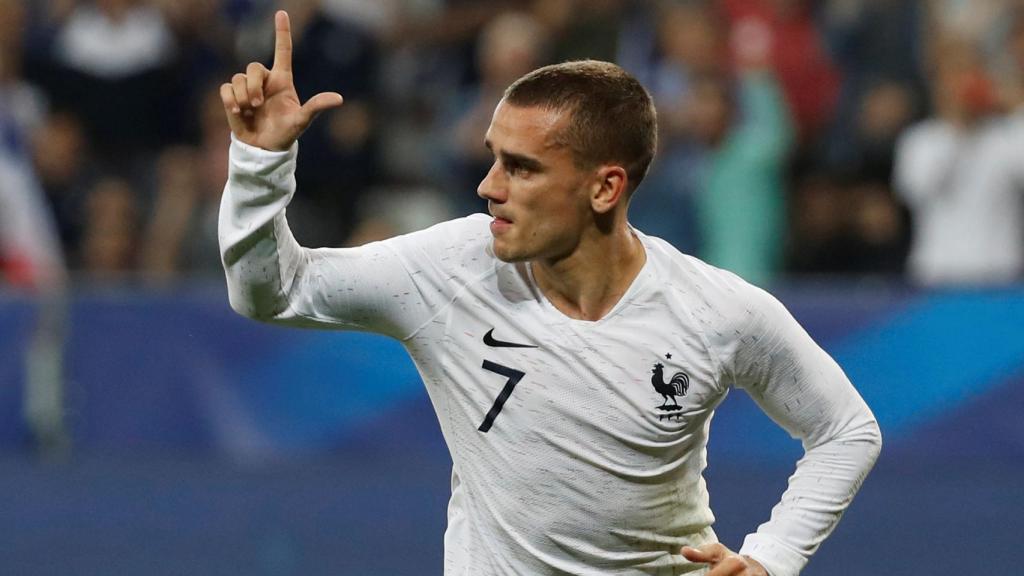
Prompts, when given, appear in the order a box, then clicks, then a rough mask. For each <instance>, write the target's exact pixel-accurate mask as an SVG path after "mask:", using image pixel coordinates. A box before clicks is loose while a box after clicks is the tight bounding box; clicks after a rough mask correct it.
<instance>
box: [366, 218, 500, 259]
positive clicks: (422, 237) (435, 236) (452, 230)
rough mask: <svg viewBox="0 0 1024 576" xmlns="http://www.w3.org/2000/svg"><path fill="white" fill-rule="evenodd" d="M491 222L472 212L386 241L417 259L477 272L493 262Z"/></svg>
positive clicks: (400, 251)
mask: <svg viewBox="0 0 1024 576" xmlns="http://www.w3.org/2000/svg"><path fill="white" fill-rule="evenodd" d="M490 221H491V218H490V217H489V216H486V215H484V214H473V215H470V216H466V217H463V218H455V219H453V220H447V221H444V222H439V223H437V224H434V225H432V226H430V227H428V228H424V229H423V230H418V231H416V232H410V233H408V234H403V235H401V236H396V237H394V238H391V239H390V240H387V241H386V243H387V244H388V245H389V246H390V247H391V249H393V250H394V251H396V252H398V253H399V254H400V255H401V256H403V257H404V258H406V259H409V260H412V261H414V262H418V263H420V264H423V263H427V262H429V263H432V264H433V265H434V266H435V267H437V268H442V269H445V270H447V271H448V272H450V273H455V272H457V271H467V272H470V273H474V274H475V273H478V272H481V271H483V270H485V269H487V268H488V267H493V264H494V263H493V261H494V255H493V253H492V252H491V232H490V228H489V223H490Z"/></svg>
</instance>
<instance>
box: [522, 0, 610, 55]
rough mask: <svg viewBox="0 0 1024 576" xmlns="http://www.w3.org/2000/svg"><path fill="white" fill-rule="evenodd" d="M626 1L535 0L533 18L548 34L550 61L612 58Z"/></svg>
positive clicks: (532, 5)
mask: <svg viewBox="0 0 1024 576" xmlns="http://www.w3.org/2000/svg"><path fill="white" fill-rule="evenodd" d="M625 4H626V2H625V0H534V1H533V2H532V3H531V10H532V12H533V14H534V17H535V18H537V19H538V20H539V21H540V23H541V24H542V25H543V26H544V27H545V28H547V30H548V34H549V35H550V36H551V55H552V58H551V61H552V62H564V61H566V60H585V59H588V58H593V59H597V60H605V61H611V60H613V59H614V58H615V54H616V52H617V50H618V46H617V44H618V40H619V38H620V35H619V30H620V28H621V26H622V19H623V12H624V9H625Z"/></svg>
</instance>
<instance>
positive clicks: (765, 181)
mask: <svg viewBox="0 0 1024 576" xmlns="http://www.w3.org/2000/svg"><path fill="white" fill-rule="evenodd" d="M759 62H764V61H763V60H759V59H758V58H757V57H751V56H747V57H746V59H745V60H744V64H743V65H742V66H741V68H740V70H739V73H738V76H737V78H736V79H735V83H733V82H732V81H730V80H729V79H728V78H726V77H723V76H721V75H716V76H705V77H702V78H700V79H699V80H698V81H697V83H696V85H695V86H694V88H693V102H692V104H691V106H692V108H691V115H692V120H691V122H692V124H691V126H692V130H693V134H694V136H695V137H696V138H697V139H698V141H699V142H701V143H702V144H703V145H704V146H705V147H706V148H707V150H708V153H709V158H708V166H707V169H706V172H705V175H704V178H703V179H702V180H703V181H702V183H701V190H700V192H699V194H698V196H697V218H698V222H699V224H700V232H701V243H702V249H701V257H702V259H705V260H706V261H708V262H709V263H711V264H714V265H716V266H720V267H722V268H725V269H727V270H730V271H732V272H735V273H736V274H738V275H739V276H741V277H742V278H744V279H745V280H747V281H749V282H753V283H755V284H762V285H763V284H764V283H766V282H769V281H771V280H772V279H773V278H774V276H775V274H777V273H778V272H779V271H780V269H781V265H782V256H783V246H784V241H785V237H786V228H785V227H786V194H785V181H786V166H787V161H788V158H789V153H790V151H791V149H792V148H791V147H792V144H793V130H792V127H791V124H790V119H789V111H788V109H787V108H786V103H785V100H784V98H783V96H782V93H781V91H780V90H779V87H778V84H777V83H776V81H775V78H774V77H773V75H772V73H771V71H770V70H768V69H767V68H766V67H765V65H764V64H759ZM765 64H766V63H765Z"/></svg>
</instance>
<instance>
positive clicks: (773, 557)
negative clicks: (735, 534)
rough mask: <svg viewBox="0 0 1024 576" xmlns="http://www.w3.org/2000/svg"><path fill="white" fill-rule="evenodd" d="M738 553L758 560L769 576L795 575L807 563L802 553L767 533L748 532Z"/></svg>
mask: <svg viewBox="0 0 1024 576" xmlns="http://www.w3.org/2000/svg"><path fill="white" fill-rule="evenodd" d="M739 553H740V555H742V556H750V557H751V558H753V559H754V560H757V561H758V562H760V563H761V565H762V566H764V569H765V570H767V571H768V574H769V576H797V574H799V573H800V571H801V570H803V568H804V566H806V565H807V558H806V557H804V555H803V554H801V553H799V552H797V551H796V550H794V549H793V547H792V546H789V545H787V544H785V543H784V542H782V541H780V540H779V539H777V538H774V537H772V536H769V535H767V534H748V535H747V537H746V538H745V539H744V540H743V547H742V548H740V552H739Z"/></svg>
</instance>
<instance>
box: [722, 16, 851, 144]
mask: <svg viewBox="0 0 1024 576" xmlns="http://www.w3.org/2000/svg"><path fill="white" fill-rule="evenodd" d="M718 3H719V5H720V6H721V7H722V9H723V11H724V13H725V14H726V16H727V18H728V20H729V23H730V30H731V34H732V35H733V36H734V39H733V41H732V42H731V45H732V46H733V47H734V48H735V47H737V46H750V45H755V44H759V45H763V47H764V50H766V51H767V52H768V54H769V67H770V69H771V70H772V71H774V73H775V76H776V78H778V81H779V84H780V85H781V87H782V91H783V93H784V94H785V98H786V102H787V103H788V105H789V109H790V111H791V113H792V116H793V119H794V121H795V127H796V135H797V142H798V143H799V144H800V145H801V148H802V149H803V150H809V147H810V146H812V145H814V144H815V143H816V142H817V141H818V139H819V138H820V137H821V135H822V131H823V129H824V128H825V127H826V126H827V124H828V123H829V121H830V119H831V117H832V114H833V112H834V109H835V104H836V100H837V97H838V95H839V82H840V76H839V72H838V70H837V69H836V67H835V65H834V64H833V63H832V61H831V59H830V56H829V54H828V51H827V49H826V47H825V43H824V40H823V38H822V34H821V31H820V30H819V28H818V26H817V23H816V22H815V20H814V14H813V6H812V4H811V2H809V1H808V0H718ZM734 57H737V58H742V55H734Z"/></svg>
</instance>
